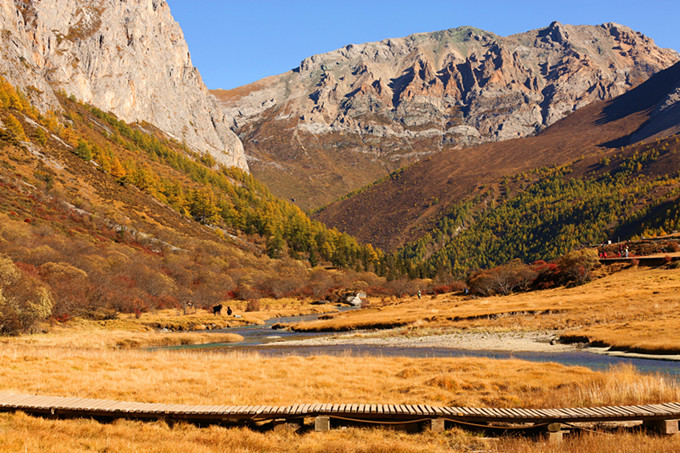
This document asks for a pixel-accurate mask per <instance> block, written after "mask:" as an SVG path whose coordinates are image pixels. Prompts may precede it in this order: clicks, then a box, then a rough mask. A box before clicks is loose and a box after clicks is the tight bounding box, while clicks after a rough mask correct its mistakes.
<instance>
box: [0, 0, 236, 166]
mask: <svg viewBox="0 0 680 453" xmlns="http://www.w3.org/2000/svg"><path fill="white" fill-rule="evenodd" d="M0 27H1V28H2V36H1V37H0V43H1V45H0V75H3V76H4V77H5V78H6V79H7V80H8V81H9V82H10V83H12V84H13V85H15V86H17V87H19V88H21V89H22V90H23V91H24V92H25V93H26V94H27V95H28V96H29V97H30V98H31V100H32V102H33V103H34V105H36V106H37V107H38V108H39V109H40V110H41V111H42V112H46V111H47V110H49V109H59V108H60V106H59V103H58V101H57V98H56V94H55V92H58V91H63V92H65V93H66V94H67V95H74V96H75V97H77V98H78V99H81V100H83V101H85V102H88V103H90V104H92V105H95V106H97V107H99V108H101V109H103V110H105V111H110V112H113V113H115V114H116V115H118V116H119V117H120V118H122V119H124V120H125V121H127V122H142V121H146V122H148V123H151V124H154V125H155V126H157V127H159V128H160V129H161V130H163V131H165V132H166V133H168V134H170V135H171V136H172V137H174V138H177V139H178V140H180V141H184V142H186V144H187V145H188V146H190V147H191V148H193V149H194V150H195V151H198V152H209V153H210V154H211V155H212V156H213V157H214V158H215V159H216V160H217V161H218V162H220V163H222V164H224V165H227V166H236V167H238V168H241V169H243V170H247V169H248V166H247V163H246V161H245V156H244V154H243V145H242V144H241V142H240V140H239V139H238V137H236V136H235V135H234V133H233V132H231V130H230V129H229V128H228V127H227V126H226V124H225V121H224V114H223V113H222V112H221V111H220V109H219V108H218V107H217V105H216V103H215V100H214V98H213V97H212V96H211V95H210V94H209V93H208V91H207V89H206V87H205V85H204V84H203V81H202V79H201V76H200V74H199V73H198V70H197V69H196V68H195V67H194V66H193V65H192V63H191V58H190V55H189V50H188V48H187V44H186V42H185V40H184V36H183V34H182V30H181V29H180V27H179V25H178V24H177V23H176V22H175V21H174V20H173V18H172V15H171V14H170V9H169V7H168V5H167V3H166V2H165V1H163V0H130V1H125V2H121V1H118V0H97V1H89V0H41V1H37V0H28V1H25V0H7V1H3V2H2V4H1V5H0Z"/></svg>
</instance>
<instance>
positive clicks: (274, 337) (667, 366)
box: [164, 314, 680, 376]
mask: <svg viewBox="0 0 680 453" xmlns="http://www.w3.org/2000/svg"><path fill="white" fill-rule="evenodd" d="M319 316H320V315H319V314H313V315H304V316H291V317H282V318H274V319H270V320H268V321H267V322H266V323H265V324H264V325H253V326H243V327H232V328H228V329H221V330H215V331H214V332H220V333H235V334H239V335H241V336H242V337H243V341H242V342H240V343H210V344H202V345H188V346H173V347H169V348H164V349H182V350H191V349H196V350H205V349H210V350H212V351H216V350H217V351H225V352H227V351H241V352H257V353H258V354H261V355H263V356H282V355H303V356H308V355H338V356H346V355H353V356H379V357H416V358H425V357H487V358H492V359H508V358H515V359H522V360H529V361H533V362H556V363H561V364H563V365H570V366H575V365H578V366H584V367H588V368H591V369H593V370H605V369H607V368H609V367H611V366H615V365H619V364H632V365H634V366H635V367H636V368H637V369H638V370H640V371H642V372H647V373H663V374H669V375H673V376H680V362H678V361H673V360H659V359H653V358H639V357H618V356H610V355H605V354H598V353H594V352H589V351H588V349H587V348H586V349H583V350H574V351H566V352H506V351H488V350H468V349H453V348H443V347H417V346H376V345H362V344H355V345H351V344H350V345H346V344H343V345H311V346H310V345H297V344H296V345H287V344H286V342H287V341H290V340H301V339H307V338H313V337H318V336H327V335H329V333H327V332H320V333H316V332H314V333H307V332H292V331H288V330H274V329H272V326H273V325H274V324H277V323H290V322H301V321H311V320H314V319H317V318H318V317H319Z"/></svg>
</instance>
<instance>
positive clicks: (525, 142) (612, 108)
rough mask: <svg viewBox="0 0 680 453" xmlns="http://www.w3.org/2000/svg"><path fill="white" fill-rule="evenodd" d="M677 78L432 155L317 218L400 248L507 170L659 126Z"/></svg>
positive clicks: (670, 75) (596, 149) (622, 140)
mask: <svg viewBox="0 0 680 453" xmlns="http://www.w3.org/2000/svg"><path fill="white" fill-rule="evenodd" d="M678 81H680V65H677V64H676V65H675V66H673V67H671V68H669V69H667V70H665V71H662V72H661V73H659V74H657V75H656V76H654V77H653V78H652V79H650V80H649V81H648V82H646V83H644V84H642V85H641V86H639V87H638V88H636V89H634V90H632V91H630V92H629V93H626V94H625V95H623V96H620V97H618V98H616V99H614V100H612V101H609V102H598V103H593V104H591V105H588V106H586V107H584V108H582V109H580V110H578V111H576V112H574V113H573V114H571V115H569V116H568V117H567V118H565V119H563V120H561V121H559V122H557V123H555V124H554V125H552V126H551V127H549V128H547V129H546V130H545V131H543V132H542V133H541V134H539V135H538V136H535V137H529V138H520V139H515V140H508V141H505V142H496V143H488V144H484V145H481V146H477V147H473V148H468V149H463V150H460V149H459V150H449V151H445V152H442V153H439V154H435V155H433V156H431V157H429V158H428V159H425V160H423V161H420V162H418V163H415V164H413V165H410V166H408V167H406V168H404V169H402V170H400V171H398V172H395V173H394V174H392V175H390V176H389V177H388V178H385V179H384V180H383V181H380V182H379V183H377V184H374V185H372V186H370V187H367V188H365V189H363V190H362V191H359V192H358V193H356V194H354V195H353V196H351V197H349V198H347V199H344V200H341V201H338V202H335V203H332V204H331V205H329V206H327V207H326V208H324V209H323V210H321V211H320V212H318V213H317V214H315V217H316V218H317V219H318V220H321V221H322V222H324V223H326V224H327V225H329V226H333V227H337V228H338V229H340V230H342V231H346V232H348V233H350V234H352V235H355V236H356V237H358V238H360V239H361V240H363V241H367V242H370V243H372V244H374V245H377V246H379V247H382V248H385V249H395V248H397V247H399V246H400V245H403V244H404V243H406V242H408V241H411V240H413V239H416V238H417V237H419V236H420V235H422V234H423V231H425V230H426V229H427V228H428V226H429V225H431V224H432V222H433V221H434V220H436V219H437V218H438V216H440V215H441V214H442V213H443V212H445V211H446V210H447V209H448V207H449V206H450V205H451V204H452V203H454V202H458V201H461V200H462V199H464V198H465V197H467V196H470V195H471V194H474V193H475V191H476V190H478V189H481V188H483V187H484V186H485V185H493V184H494V183H496V182H497V181H498V180H499V179H500V178H502V177H503V176H511V175H514V174H517V173H520V172H525V171H528V170H531V169H535V168H539V167H544V166H550V165H561V164H566V163H570V162H572V161H574V160H575V159H577V158H579V157H580V156H582V155H585V154H593V153H603V152H606V151H608V150H610V149H612V148H614V147H617V146H622V145H626V144H628V143H630V142H631V141H633V140H635V138H634V137H636V134H639V133H640V132H641V131H642V132H644V131H645V130H648V129H650V128H653V127H654V118H655V116H654V114H653V113H654V112H655V111H656V110H658V106H659V104H660V103H664V102H666V100H667V99H668V97H669V93H671V92H673V90H674V89H675V87H676V86H677V84H678ZM663 118H664V120H665V118H666V117H663ZM664 129H667V128H666V127H664ZM498 190H500V189H498Z"/></svg>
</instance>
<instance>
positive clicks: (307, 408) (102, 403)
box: [0, 393, 680, 424]
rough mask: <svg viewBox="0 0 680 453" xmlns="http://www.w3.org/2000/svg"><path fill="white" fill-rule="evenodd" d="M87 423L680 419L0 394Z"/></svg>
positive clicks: (654, 412)
mask: <svg viewBox="0 0 680 453" xmlns="http://www.w3.org/2000/svg"><path fill="white" fill-rule="evenodd" d="M13 411H22V412H25V413H28V414H32V415H47V416H58V417H87V418H105V419H113V418H129V419H145V420H167V421H187V422H192V423H249V422H261V421H268V420H271V421H274V420H300V419H303V418H305V417H321V416H323V417H330V418H337V419H338V420H342V419H346V420H352V421H356V422H361V421H365V422H375V423H380V422H404V423H406V422H409V421H422V420H434V419H445V420H449V421H452V422H460V423H477V424H494V423H501V424H525V423H537V424H539V423H540V424H543V423H573V422H595V421H631V420H634V421H658V420H675V419H680V403H664V404H646V405H637V406H606V407H604V406H603V407H577V408H563V409H519V408H518V409H503V408H478V407H432V406H428V405H412V404H406V405H394V404H295V405H292V406H217V405H200V406H196V405H186V404H161V403H135V402H126V401H111V400H101V399H89V398H76V397H60V396H40V395H19V394H10V393H0V412H13Z"/></svg>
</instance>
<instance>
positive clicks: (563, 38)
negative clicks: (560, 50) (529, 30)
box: [538, 21, 569, 45]
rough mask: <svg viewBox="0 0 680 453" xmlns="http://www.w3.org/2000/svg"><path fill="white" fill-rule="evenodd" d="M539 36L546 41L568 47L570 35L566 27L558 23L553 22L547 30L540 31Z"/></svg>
mask: <svg viewBox="0 0 680 453" xmlns="http://www.w3.org/2000/svg"><path fill="white" fill-rule="evenodd" d="M538 36H540V37H542V38H543V40H544V41H547V40H550V41H553V42H555V43H557V44H562V45H567V43H568V42H569V33H568V32H567V30H566V28H565V27H564V25H562V24H561V23H559V22H558V21H554V22H552V23H551V24H550V25H549V26H548V27H547V28H545V29H543V30H541V31H539V32H538Z"/></svg>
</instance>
